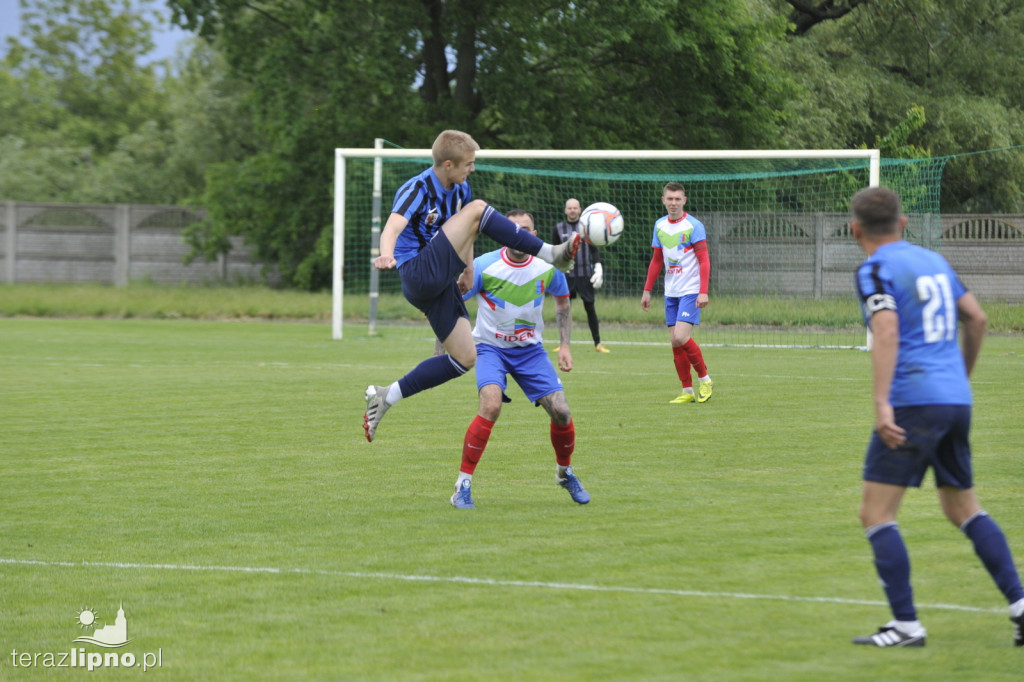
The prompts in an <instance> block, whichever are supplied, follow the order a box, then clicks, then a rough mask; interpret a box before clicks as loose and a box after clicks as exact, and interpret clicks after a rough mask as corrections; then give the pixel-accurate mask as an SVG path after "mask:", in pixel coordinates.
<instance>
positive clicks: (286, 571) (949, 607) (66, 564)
mask: <svg viewBox="0 0 1024 682" xmlns="http://www.w3.org/2000/svg"><path fill="white" fill-rule="evenodd" d="M0 564H9V565H15V566H47V567H58V568H83V567H84V568H122V569H125V568H131V569H140V570H164V571H196V572H202V571H210V572H217V571H220V572H226V573H262V574H270V575H311V576H327V577H337V578H367V579H372V580H401V581H404V582H424V583H455V584H459V585H486V586H488V587H533V588H539V589H549V590H577V591H580V592H618V593H627V594H664V595H669V596H674V597H705V598H712V599H761V600H767V601H789V602H817V603H823V604H852V605H856V606H888V604H887V603H886V602H883V601H875V600H870V599H843V598H840V597H793V596H785V595H771V594H748V593H745V592H708V591H704V590H674V589H668V588H658V587H628V586H616V585H586V584H580V583H549V582H543V581H539V580H495V579H492V578H469V577H465V576H447V577H445V576H436V575H403V574H400V573H377V572H366V571H328V570H323V569H315V568H274V567H259V566H197V565H194V564H139V563H129V562H122V561H79V562H74V561H40V560H36V559H7V558H4V557H0ZM918 607H920V608H922V609H936V610H943V611H969V612H972V613H1004V612H1005V611H1006V609H996V608H980V607H977V606H960V605H958V604H918Z"/></svg>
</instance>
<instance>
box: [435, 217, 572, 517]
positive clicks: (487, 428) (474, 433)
mask: <svg viewBox="0 0 1024 682" xmlns="http://www.w3.org/2000/svg"><path fill="white" fill-rule="evenodd" d="M507 217H508V218H509V220H511V221H512V222H514V223H515V224H517V225H519V226H520V227H521V228H523V229H524V230H526V231H528V232H531V233H534V234H536V232H537V230H536V228H535V226H534V222H533V216H532V215H530V214H529V213H527V212H526V211H521V210H514V211H510V212H509V213H508V215H507ZM545 294H551V295H552V296H554V297H555V301H556V312H555V319H556V321H557V324H558V335H559V341H560V347H559V350H558V368H559V369H561V370H562V371H563V372H568V371H570V370H572V352H571V351H570V350H569V337H570V333H571V329H572V315H571V312H570V303H569V286H568V284H567V283H566V281H565V275H564V274H562V273H561V272H559V271H558V270H556V269H555V268H554V267H552V266H551V265H550V264H548V263H545V262H543V261H541V260H539V259H538V258H535V257H533V256H531V255H529V254H527V253H524V252H522V251H516V250H515V249H511V248H508V247H505V248H502V249H500V250H498V251H492V252H490V253H486V254H484V255H482V256H479V257H478V258H476V259H475V260H474V261H473V285H472V287H470V289H469V290H468V291H466V292H465V294H463V298H464V299H465V300H469V299H470V298H472V297H474V296H476V299H477V314H476V326H475V327H474V328H473V339H474V341H476V352H477V361H476V384H477V389H478V391H479V393H480V410H479V412H478V413H477V415H476V418H474V419H473V421H472V423H470V425H469V428H468V429H467V430H466V437H465V439H464V441H463V445H462V465H461V466H460V468H459V477H458V479H457V480H456V482H455V494H454V495H452V497H451V503H452V506H454V507H456V508H459V509H473V508H474V506H473V497H472V494H471V486H472V481H473V473H474V471H475V470H476V465H477V463H478V462H479V461H480V457H481V456H482V455H483V453H484V448H486V447H487V441H488V439H489V438H490V436H491V428H492V427H493V426H494V422H495V421H497V419H498V415H500V414H501V404H502V402H509V401H510V399H509V398H508V396H506V395H505V388H506V387H507V385H508V375H511V376H512V378H513V379H515V381H516V383H517V384H519V387H520V388H521V389H522V390H523V393H525V394H526V397H527V398H529V399H530V400H531V401H532V402H533V403H534V404H535V405H540V406H541V407H543V408H544V409H545V411H547V413H548V415H549V416H550V417H551V445H552V446H553V447H554V449H555V460H556V462H557V464H558V469H557V473H556V475H555V481H556V482H557V483H558V484H559V485H560V486H562V487H563V488H565V489H566V490H568V491H569V495H570V496H571V497H572V499H573V501H575V502H577V503H579V504H586V503H587V502H590V495H589V494H588V493H587V491H586V490H585V489H584V488H583V486H582V485H581V484H580V481H579V479H578V478H577V477H576V475H575V474H574V473H573V469H572V453H573V450H574V449H575V447H576V428H575V426H574V425H573V421H572V413H571V412H570V411H569V403H568V402H566V399H565V391H563V390H562V381H561V379H559V378H558V374H557V373H556V372H555V368H554V366H553V365H552V364H551V360H550V359H549V358H548V356H547V353H545V352H544V346H543V341H542V339H541V332H542V331H543V329H544V316H543V313H544V296H545Z"/></svg>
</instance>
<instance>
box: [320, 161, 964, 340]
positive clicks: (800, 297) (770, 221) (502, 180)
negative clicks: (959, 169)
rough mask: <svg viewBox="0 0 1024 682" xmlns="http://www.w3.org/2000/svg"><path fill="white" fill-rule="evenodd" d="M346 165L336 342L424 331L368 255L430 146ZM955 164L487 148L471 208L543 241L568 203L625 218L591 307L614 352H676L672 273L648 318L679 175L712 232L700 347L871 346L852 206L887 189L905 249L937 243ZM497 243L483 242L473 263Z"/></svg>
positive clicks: (578, 314) (340, 174)
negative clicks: (610, 209) (669, 320)
mask: <svg viewBox="0 0 1024 682" xmlns="http://www.w3.org/2000/svg"><path fill="white" fill-rule="evenodd" d="M335 159H336V164H335V165H336V167H335V173H336V175H335V218H334V220H335V225H334V229H335V233H334V257H335V262H334V285H333V286H334V299H333V301H334V310H333V315H332V317H333V336H334V338H336V339H338V338H341V337H342V330H343V325H344V324H349V325H353V324H358V325H367V326H368V329H369V332H370V333H371V334H373V333H375V332H376V330H377V326H378V325H385V324H389V323H398V322H408V321H414V320H420V321H423V318H422V316H421V315H420V313H419V311H417V310H416V309H415V308H413V307H412V306H411V305H410V304H408V303H407V302H406V301H405V300H404V298H403V297H402V293H401V283H400V281H399V278H398V273H397V272H396V271H394V270H389V271H377V270H376V269H375V268H374V267H373V264H372V261H373V258H374V257H375V256H376V255H377V253H376V248H377V244H378V240H379V233H380V230H381V229H382V227H383V225H384V223H385V222H386V221H387V217H388V215H389V214H390V211H391V203H392V201H393V199H394V193H395V191H396V190H397V189H398V187H399V186H400V185H401V184H402V183H403V182H405V181H406V180H408V179H409V178H410V177H412V176H413V175H416V174H417V173H419V172H420V171H422V170H423V169H424V168H426V167H428V166H430V165H431V156H430V150H424V149H419V150H415V149H382V148H372V149H337V150H335ZM944 163H945V160H944V159H914V160H907V159H881V158H880V156H879V153H878V152H877V151H875V150H825V151H791V150H790V151H780V150H775V151H717V152H715V151H685V152H683V151H560V150H533V151H530V150H481V151H479V152H478V153H477V159H476V171H475V172H474V173H473V174H472V175H471V176H470V179H469V182H470V185H471V186H472V188H473V196H474V198H479V199H484V200H485V201H487V202H488V203H490V204H491V205H493V206H494V207H495V208H497V209H498V210H500V211H502V212H507V211H508V210H511V209H513V208H521V209H525V210H527V211H530V212H531V213H532V214H533V215H534V218H535V221H536V225H537V229H538V233H539V235H540V237H541V238H542V239H544V240H545V241H548V242H554V241H555V237H554V236H553V232H554V226H555V224H556V223H557V222H559V221H562V220H565V215H564V207H565V202H566V200H567V199H569V198H575V199H578V200H579V202H580V204H581V206H583V207H586V206H587V205H588V204H590V203H594V202H596V201H606V202H609V203H612V204H614V205H615V206H616V207H618V208H619V210H620V211H621V213H622V215H623V217H624V219H625V231H624V233H623V236H622V237H621V239H619V241H617V242H616V243H615V244H613V245H611V246H608V247H605V248H603V249H601V251H600V255H601V259H602V261H603V269H604V285H603V286H602V287H601V289H599V290H598V292H597V300H596V308H597V313H598V317H599V318H600V323H601V327H600V332H601V340H602V341H603V342H604V343H606V344H609V345H612V344H627V343H634V344H636V343H666V342H667V338H668V336H667V333H666V331H665V323H664V315H663V307H662V305H661V304H660V295H661V294H663V288H662V286H663V279H662V278H661V277H659V279H658V282H657V284H656V285H655V288H654V291H653V292H652V294H653V295H652V305H651V310H650V311H649V312H646V313H645V312H642V311H641V309H640V296H641V294H642V292H643V285H644V281H645V279H646V274H647V266H648V263H649V262H650V258H651V239H652V233H653V227H654V222H655V221H656V220H657V219H658V218H660V217H661V216H663V215H664V214H665V213H666V211H665V209H664V207H663V206H662V204H661V193H662V188H663V187H664V185H665V183H667V182H671V181H675V182H680V183H682V184H683V185H684V186H685V188H686V196H687V203H686V207H685V208H686V211H687V212H688V213H690V214H692V215H693V216H694V217H696V218H697V219H698V220H700V221H702V222H703V223H704V225H705V226H706V228H707V233H708V249H709V254H710V258H711V282H710V304H709V305H708V307H707V308H705V309H704V311H703V313H702V320H701V325H700V330H699V332H698V336H699V338H700V342H701V344H702V345H704V344H712V345H716V344H718V345H750V346H790V347H836V348H856V347H862V346H863V345H864V343H865V333H864V328H863V325H862V324H861V320H860V313H859V306H858V304H857V301H856V298H855V292H854V284H853V273H854V271H855V269H856V267H857V265H858V264H859V263H860V262H861V261H862V260H863V254H862V252H861V251H860V248H859V247H858V246H857V244H856V243H855V242H854V240H853V238H852V236H851V234H850V230H849V215H848V214H849V199H850V197H851V196H852V194H853V193H854V192H856V191H857V190H858V189H861V188H862V187H866V186H868V185H874V184H883V185H887V186H889V187H892V188H893V189H895V190H897V191H898V192H899V193H900V194H901V196H902V198H903V209H904V212H905V213H907V215H908V216H909V218H910V221H909V225H908V228H907V233H906V236H907V239H909V240H910V241H914V242H916V243H920V244H923V245H925V246H928V247H930V248H936V247H937V246H938V234H939V186H940V181H941V176H942V169H943V166H944ZM495 248H498V245H497V244H496V243H494V242H493V241H491V240H490V239H488V238H486V237H481V238H480V240H479V241H478V242H477V248H476V254H477V255H480V254H482V253H485V252H486V251H489V250H491V249H495ZM577 300H578V299H577ZM553 308H554V307H553V306H549V311H550V312H551V314H552V315H553ZM573 308H574V310H573V318H574V321H575V324H574V331H573V340H574V342H576V343H590V342H591V339H590V332H589V330H588V328H587V324H586V315H585V313H584V311H583V306H582V305H575V306H573ZM470 313H471V315H472V314H473V313H474V310H473V307H472V305H470ZM424 331H425V334H426V335H429V334H430V331H429V328H428V327H426V325H424Z"/></svg>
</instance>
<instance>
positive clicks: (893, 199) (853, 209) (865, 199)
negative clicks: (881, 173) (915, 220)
mask: <svg viewBox="0 0 1024 682" xmlns="http://www.w3.org/2000/svg"><path fill="white" fill-rule="evenodd" d="M900 215H902V209H901V207H900V195H899V194H897V193H896V192H894V191H893V190H891V189H889V188H888V187H865V188H864V189H862V190H860V191H859V192H857V193H856V194H854V195H853V198H852V199H850V217H851V218H852V219H853V220H856V221H857V222H858V223H860V226H861V229H863V230H864V232H866V233H867V234H869V235H874V236H881V235H886V234H893V233H895V232H896V231H897V230H899V223H900Z"/></svg>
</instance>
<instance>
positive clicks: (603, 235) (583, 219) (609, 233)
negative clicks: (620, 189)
mask: <svg viewBox="0 0 1024 682" xmlns="http://www.w3.org/2000/svg"><path fill="white" fill-rule="evenodd" d="M622 228H623V222H622V214H621V213H619V209H617V208H615V207H614V206H612V205H611V204H609V203H606V202H604V201H599V202H597V203H596V204H591V205H590V206H587V207H586V208H585V209H583V213H581V214H580V227H579V231H580V234H581V235H583V238H584V239H586V240H587V242H588V243H590V244H593V245H594V246H610V245H611V244H614V243H615V241H616V240H617V239H618V238H619V237H621V236H622Z"/></svg>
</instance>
